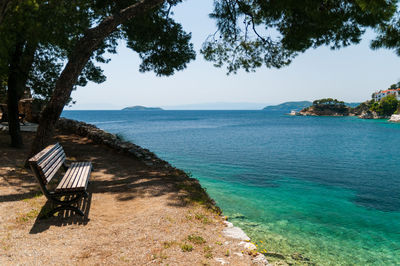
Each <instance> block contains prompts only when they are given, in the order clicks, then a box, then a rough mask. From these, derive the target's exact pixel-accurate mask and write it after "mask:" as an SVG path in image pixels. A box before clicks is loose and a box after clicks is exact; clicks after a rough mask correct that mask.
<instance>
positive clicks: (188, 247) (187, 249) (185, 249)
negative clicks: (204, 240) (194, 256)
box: [181, 243, 193, 252]
mask: <svg viewBox="0 0 400 266" xmlns="http://www.w3.org/2000/svg"><path fill="white" fill-rule="evenodd" d="M181 250H182V251H183V252H191V251H192V250H193V246H192V245H190V244H186V243H184V244H182V245H181Z"/></svg>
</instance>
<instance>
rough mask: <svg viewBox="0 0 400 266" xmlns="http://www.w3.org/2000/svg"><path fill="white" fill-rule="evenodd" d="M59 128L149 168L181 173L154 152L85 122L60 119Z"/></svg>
mask: <svg viewBox="0 0 400 266" xmlns="http://www.w3.org/2000/svg"><path fill="white" fill-rule="evenodd" d="M57 128H58V129H59V130H61V131H62V132H66V133H72V134H77V135H79V136H82V137H86V138H88V139H91V140H92V141H93V142H94V143H97V144H104V145H106V146H108V147H110V148H113V149H115V150H117V151H120V152H124V153H127V154H130V155H132V156H134V157H136V158H137V159H138V160H141V161H143V162H144V163H145V164H146V165H147V166H153V167H162V168H167V169H171V170H175V171H181V170H179V169H176V168H174V167H172V166H171V165H170V164H169V163H168V162H166V161H164V160H162V159H160V158H158V157H157V155H155V154H154V153H153V152H151V151H149V150H147V149H143V148H142V147H140V146H138V145H135V144H133V143H131V142H128V141H124V140H122V139H121V138H119V137H118V136H117V135H115V134H111V133H108V132H106V131H104V130H101V129H99V128H98V127H96V126H94V125H90V124H87V123H84V122H80V121H76V120H71V119H66V118H60V119H59V121H58V123H57Z"/></svg>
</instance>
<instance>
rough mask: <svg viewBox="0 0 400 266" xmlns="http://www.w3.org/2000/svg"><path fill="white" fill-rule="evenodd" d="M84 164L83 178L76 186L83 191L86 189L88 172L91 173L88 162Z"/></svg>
mask: <svg viewBox="0 0 400 266" xmlns="http://www.w3.org/2000/svg"><path fill="white" fill-rule="evenodd" d="M85 164H86V165H85V171H84V172H83V174H82V176H83V178H81V182H80V183H79V184H78V185H77V187H78V188H84V189H86V187H87V183H88V181H89V178H88V177H89V176H90V172H91V171H92V164H91V163H90V162H86V163H85Z"/></svg>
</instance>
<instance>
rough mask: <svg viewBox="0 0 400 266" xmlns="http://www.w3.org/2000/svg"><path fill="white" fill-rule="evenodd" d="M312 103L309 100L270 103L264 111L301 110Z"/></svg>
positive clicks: (286, 111)
mask: <svg viewBox="0 0 400 266" xmlns="http://www.w3.org/2000/svg"><path fill="white" fill-rule="evenodd" d="M311 105H312V102H309V101H301V102H284V103H281V104H278V105H270V106H267V107H265V108H263V110H264V111H282V112H285V113H289V112H290V111H293V110H294V111H300V110H302V109H304V108H306V107H309V106H311Z"/></svg>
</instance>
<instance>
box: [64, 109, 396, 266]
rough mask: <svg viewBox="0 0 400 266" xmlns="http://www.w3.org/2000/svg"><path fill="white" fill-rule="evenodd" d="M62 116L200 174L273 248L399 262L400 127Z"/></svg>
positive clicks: (260, 116)
mask: <svg viewBox="0 0 400 266" xmlns="http://www.w3.org/2000/svg"><path fill="white" fill-rule="evenodd" d="M63 116H64V117H67V118H72V119H77V120H81V121H85V122H88V123H92V124H95V125H97V126H98V127H100V128H102V129H104V130H106V131H109V132H112V133H119V134H121V135H122V136H123V137H125V138H126V139H128V140H130V141H132V142H134V143H136V144H138V145H140V146H142V147H145V148H148V149H150V150H151V151H153V152H155V153H156V154H157V155H158V156H159V157H161V158H163V159H165V160H167V161H169V162H170V163H172V164H173V165H174V166H176V167H178V168H181V169H183V170H185V171H187V172H190V173H192V175H193V176H194V177H196V178H198V179H199V180H200V182H201V184H202V185H203V186H204V187H205V188H206V189H207V191H208V192H209V194H210V195H211V197H212V198H214V199H215V200H216V202H217V204H218V205H219V206H220V207H221V208H222V210H223V212H224V214H225V215H227V216H229V217H230V220H231V221H232V222H233V223H234V224H236V225H238V226H240V227H242V228H243V229H244V230H245V231H246V233H248V235H249V236H250V237H251V238H252V239H254V240H256V241H258V243H259V244H260V245H261V246H262V247H263V248H265V249H266V250H267V251H268V252H279V253H283V254H285V255H287V256H289V257H290V256H291V254H294V253H301V254H302V255H303V256H304V257H307V258H310V259H311V260H312V261H313V262H315V263H317V264H319V265H328V264H331V265H338V264H341V265H348V264H356V265H366V264H368V265H393V264H400V160H399V155H400V138H399V136H400V124H392V123H389V122H386V121H384V120H361V119H358V118H354V117H345V118H343V117H292V116H286V115H284V114H280V113H274V112H263V111H151V112H129V111H65V112H63ZM260 241H262V243H261V242H260Z"/></svg>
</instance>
